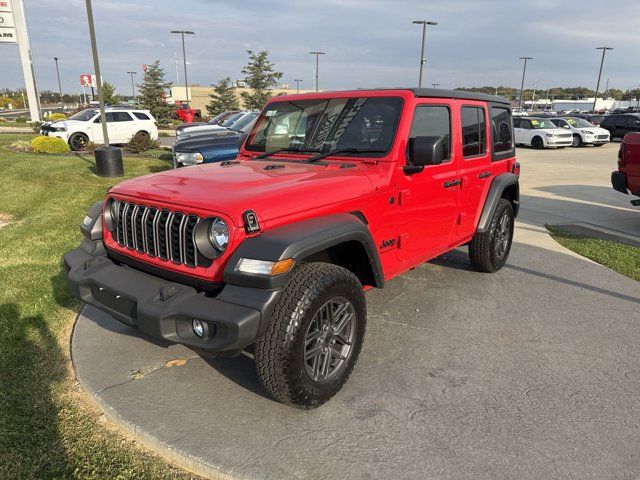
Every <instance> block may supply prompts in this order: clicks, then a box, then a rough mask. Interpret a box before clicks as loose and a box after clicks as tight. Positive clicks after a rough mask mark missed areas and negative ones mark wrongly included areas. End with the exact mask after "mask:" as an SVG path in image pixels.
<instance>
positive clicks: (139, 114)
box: [133, 112, 151, 120]
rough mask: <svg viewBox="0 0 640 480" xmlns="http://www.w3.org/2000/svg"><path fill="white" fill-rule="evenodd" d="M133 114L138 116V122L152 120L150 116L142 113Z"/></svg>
mask: <svg viewBox="0 0 640 480" xmlns="http://www.w3.org/2000/svg"><path fill="white" fill-rule="evenodd" d="M133 114H134V115H135V116H136V118H137V119H138V120H151V119H150V118H149V115H147V114H146V113H142V112H133Z"/></svg>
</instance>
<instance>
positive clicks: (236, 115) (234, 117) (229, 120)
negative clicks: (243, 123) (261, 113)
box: [220, 112, 246, 128]
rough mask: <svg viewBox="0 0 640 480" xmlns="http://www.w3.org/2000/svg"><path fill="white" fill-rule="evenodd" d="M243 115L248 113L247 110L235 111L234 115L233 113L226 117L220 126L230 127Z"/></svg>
mask: <svg viewBox="0 0 640 480" xmlns="http://www.w3.org/2000/svg"><path fill="white" fill-rule="evenodd" d="M243 115H246V112H239V113H234V114H233V115H231V116H230V117H228V118H227V119H225V121H224V122H222V123H221V124H220V126H221V127H225V128H228V127H230V126H231V125H233V123H234V122H235V121H236V120H239V119H240V117H242V116H243Z"/></svg>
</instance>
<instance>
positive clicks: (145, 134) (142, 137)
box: [133, 130, 151, 140]
mask: <svg viewBox="0 0 640 480" xmlns="http://www.w3.org/2000/svg"><path fill="white" fill-rule="evenodd" d="M150 137H151V135H149V132H145V131H144V130H140V131H139V132H137V133H136V134H135V135H134V136H133V138H139V139H140V140H147V139H149V138H150Z"/></svg>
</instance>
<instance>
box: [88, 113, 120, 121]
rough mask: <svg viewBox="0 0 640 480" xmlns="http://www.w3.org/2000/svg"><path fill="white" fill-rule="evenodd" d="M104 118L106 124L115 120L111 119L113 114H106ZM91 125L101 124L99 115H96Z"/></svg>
mask: <svg viewBox="0 0 640 480" xmlns="http://www.w3.org/2000/svg"><path fill="white" fill-rule="evenodd" d="M104 116H105V117H107V123H111V122H115V120H114V118H113V112H106V113H105V114H104ZM93 123H102V122H101V119H100V115H98V116H97V117H96V119H95V120H94V121H93Z"/></svg>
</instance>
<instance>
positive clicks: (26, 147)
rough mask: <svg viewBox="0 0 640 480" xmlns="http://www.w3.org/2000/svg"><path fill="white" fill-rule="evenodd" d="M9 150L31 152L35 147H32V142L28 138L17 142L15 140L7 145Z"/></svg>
mask: <svg viewBox="0 0 640 480" xmlns="http://www.w3.org/2000/svg"><path fill="white" fill-rule="evenodd" d="M7 148H8V149H9V150H13V151H14V152H24V153H30V152H33V148H31V142H29V141H27V140H18V141H17V142H13V143H11V144H9V145H7Z"/></svg>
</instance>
